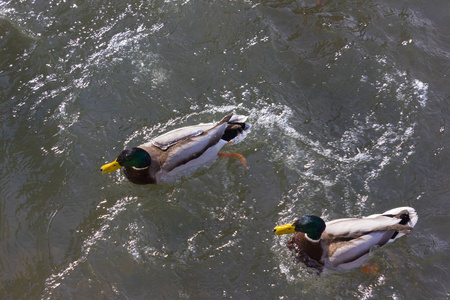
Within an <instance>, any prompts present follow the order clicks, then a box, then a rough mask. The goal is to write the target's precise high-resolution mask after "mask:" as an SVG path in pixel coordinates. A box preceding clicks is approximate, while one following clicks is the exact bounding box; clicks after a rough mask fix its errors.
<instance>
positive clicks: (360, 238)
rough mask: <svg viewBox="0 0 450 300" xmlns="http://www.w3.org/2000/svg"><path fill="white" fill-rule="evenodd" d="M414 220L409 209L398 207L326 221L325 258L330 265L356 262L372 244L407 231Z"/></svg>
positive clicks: (394, 237)
mask: <svg viewBox="0 0 450 300" xmlns="http://www.w3.org/2000/svg"><path fill="white" fill-rule="evenodd" d="M416 222H417V214H415V211H414V209H412V208H405V207H402V208H397V209H394V210H390V211H387V212H385V213H383V214H379V215H372V216H369V217H366V218H363V219H353V218H351V219H338V220H334V221H331V222H328V223H326V226H327V227H326V229H325V232H324V238H323V240H324V241H325V242H326V244H327V251H328V254H327V256H328V258H327V259H328V261H329V263H331V265H333V266H338V265H340V264H344V263H349V262H352V261H355V260H357V259H359V258H360V257H362V256H363V255H365V254H367V253H368V252H369V251H370V249H371V248H372V247H374V246H383V245H384V244H386V243H388V242H390V241H393V240H395V239H396V238H398V237H399V236H401V235H403V234H405V233H409V232H410V231H411V230H412V227H413V226H414V225H415V224H416Z"/></svg>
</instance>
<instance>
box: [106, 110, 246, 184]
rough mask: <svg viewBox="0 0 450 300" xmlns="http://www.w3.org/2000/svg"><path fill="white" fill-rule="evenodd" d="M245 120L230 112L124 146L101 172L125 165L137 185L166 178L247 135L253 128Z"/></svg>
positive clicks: (158, 181) (213, 155)
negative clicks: (143, 142) (151, 138)
mask: <svg viewBox="0 0 450 300" xmlns="http://www.w3.org/2000/svg"><path fill="white" fill-rule="evenodd" d="M246 119H247V117H245V116H239V115H233V114H232V113H230V114H228V115H227V116H225V117H224V118H223V119H222V120H221V121H220V122H218V123H207V124H198V125H193V126H187V127H182V128H179V129H175V130H172V131H170V132H167V133H165V134H163V135H161V136H159V137H157V138H155V139H153V140H151V141H150V142H148V143H145V144H142V145H140V146H138V147H133V148H131V149H124V150H123V151H122V152H121V153H120V155H119V156H118V157H117V158H116V160H115V161H113V162H112V163H109V164H106V165H104V166H102V168H101V171H102V173H111V172H114V171H116V170H118V169H120V168H121V167H124V168H125V169H124V173H125V176H126V177H127V178H128V180H130V181H131V182H133V183H136V184H150V183H160V182H163V181H167V180H168V179H169V178H170V177H172V176H174V175H176V174H177V173H179V172H181V171H184V170H186V169H188V168H192V167H196V166H199V165H201V164H203V163H206V162H208V161H210V160H212V159H214V158H216V157H218V152H219V150H220V149H221V148H222V147H223V146H225V145H226V144H228V143H233V142H234V143H237V142H239V141H241V140H242V139H243V138H245V136H246V135H247V132H248V129H249V128H250V125H249V124H247V123H245V120H246ZM229 155H236V156H238V158H239V160H240V161H241V162H242V163H244V165H245V159H244V158H243V157H242V156H241V155H239V154H235V153H233V154H228V155H227V156H229ZM223 156H226V155H223Z"/></svg>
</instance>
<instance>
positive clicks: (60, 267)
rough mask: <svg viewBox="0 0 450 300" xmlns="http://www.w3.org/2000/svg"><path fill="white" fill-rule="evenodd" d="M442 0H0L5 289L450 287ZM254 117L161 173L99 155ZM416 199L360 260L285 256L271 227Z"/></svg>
mask: <svg viewBox="0 0 450 300" xmlns="http://www.w3.org/2000/svg"><path fill="white" fill-rule="evenodd" d="M449 9H450V2H448V1H446V0H436V1H427V2H423V1H417V0H412V1H395V2H393V1H385V0H380V1H372V0H367V1H361V0H357V1H335V0H330V1H325V4H324V5H323V6H318V5H317V4H316V3H315V1H313V0H311V1H263V2H257V1H214V2H208V1H143V0H140V1H126V2H124V1H115V0H110V1H82V0H77V1H66V0H54V1H26V0H24V1H4V0H2V1H0V49H1V50H0V53H1V55H0V58H1V60H0V64H1V68H0V95H1V104H0V108H1V115H0V116H1V129H0V134H1V139H2V143H1V149H0V153H1V154H0V158H1V161H2V168H1V171H0V180H1V187H0V195H1V197H0V214H1V216H0V220H1V223H0V237H1V244H0V245H1V247H0V270H1V272H0V282H1V294H0V298H2V299H48V298H50V299H100V298H106V299H164V298H165V299H176V298H187V299H216V298H235V299H236V298H237V299H258V298H259V299H277V298H278V299H301V298H305V299H316V298H318V299H329V298H333V299H348V298H359V299H371V298H374V299H380V298H394V299H409V298H410V297H411V295H414V297H416V298H418V299H448V297H449V293H450V284H449V282H450V278H449V273H448V267H449V265H448V261H449V259H450V255H449V253H450V252H449V248H450V246H449V242H450V240H449V237H448V236H449V228H450V223H449V218H448V216H449V207H448V204H447V203H448V200H447V198H448V196H449V194H450V189H449V186H450V176H449V175H448V169H449V168H450V163H449V160H448V149H449V146H450V143H449V141H448V130H449V129H448V123H449V121H450V120H449V114H448V107H449V104H448V102H449V99H450V98H449V89H448V86H449V83H450V80H449V77H448V76H449V70H450V68H449V63H448V62H449V56H450V38H449V35H450V31H449V27H448V14H447V12H448V11H449ZM230 111H235V112H237V113H240V114H245V115H248V116H249V122H250V123H251V124H252V126H253V127H252V131H251V133H250V134H249V136H248V137H247V139H246V140H245V141H244V142H243V143H240V144H238V145H236V146H233V148H229V149H226V151H234V152H239V153H241V154H243V155H244V156H245V157H246V158H247V162H248V165H249V169H248V171H244V170H243V167H242V165H240V164H239V162H238V161H237V160H233V159H219V160H216V161H215V162H213V163H211V164H208V165H207V166H205V167H203V168H201V169H199V170H197V171H195V172H193V173H191V174H190V176H188V177H185V178H180V179H178V180H177V181H176V182H175V183H173V184H171V185H168V184H166V185H161V186H136V185H133V184H131V183H129V182H128V181H126V180H125V179H124V177H123V175H121V174H120V173H119V172H116V173H115V174H112V175H102V174H100V172H99V168H100V166H101V165H102V164H104V163H105V162H108V161H111V159H114V158H115V157H116V155H117V154H118V153H119V152H120V150H121V149H122V148H123V147H124V146H126V145H130V146H131V145H137V144H140V143H143V142H145V141H147V140H148V139H150V138H152V137H154V136H156V135H158V134H161V133H163V132H166V131H167V130H170V129H173V128H176V127H179V126H181V125H182V124H196V123H199V122H210V121H213V120H219V119H220V118H221V117H222V116H223V115H224V114H226V113H228V112H230ZM405 205H409V206H413V207H414V208H416V210H417V212H418V214H419V222H418V224H417V226H416V228H415V230H414V232H413V233H412V234H411V235H410V236H407V237H404V238H402V239H400V240H398V241H396V242H395V243H393V244H391V245H389V246H387V247H385V248H384V249H382V250H380V251H375V252H374V253H373V255H372V256H371V258H370V262H371V263H372V264H376V265H377V266H378V268H379V272H378V273H377V274H364V273H363V272H361V270H359V269H356V270H352V271H350V272H345V273H340V274H339V273H338V274H334V275H330V276H325V277H321V278H318V277H316V276H315V275H314V274H313V273H311V272H309V271H308V270H306V269H305V268H303V267H301V266H299V265H294V264H292V259H291V257H290V254H289V252H288V251H287V250H286V249H285V247H284V244H285V242H286V240H287V238H288V237H278V236H274V235H273V233H272V232H271V230H272V228H273V227H274V226H275V225H278V224H281V223H283V222H290V221H292V220H293V219H294V218H295V217H296V216H299V215H302V214H306V213H314V214H319V215H322V216H323V217H324V218H325V219H327V220H331V219H334V218H341V217H346V216H363V215H369V214H373V213H380V212H383V211H385V210H388V209H390V208H392V207H396V206H405Z"/></svg>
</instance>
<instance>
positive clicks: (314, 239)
mask: <svg viewBox="0 0 450 300" xmlns="http://www.w3.org/2000/svg"><path fill="white" fill-rule="evenodd" d="M321 235H322V234H319V235H318V236H317V235H316V234H314V235H313V234H311V233H305V238H306V239H307V240H308V241H310V242H312V243H318V242H320V237H321Z"/></svg>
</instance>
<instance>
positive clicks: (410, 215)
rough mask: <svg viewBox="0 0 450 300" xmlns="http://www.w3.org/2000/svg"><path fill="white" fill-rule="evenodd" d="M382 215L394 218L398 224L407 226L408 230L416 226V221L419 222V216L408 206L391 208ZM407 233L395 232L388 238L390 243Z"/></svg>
mask: <svg viewBox="0 0 450 300" xmlns="http://www.w3.org/2000/svg"><path fill="white" fill-rule="evenodd" d="M382 215H383V216H389V217H392V218H396V219H398V220H399V222H398V224H400V225H404V226H407V227H409V228H410V229H412V228H413V227H414V226H416V224H417V221H418V220H419V216H418V215H417V212H416V210H415V209H414V208H412V207H408V206H404V207H397V208H393V209H391V210H388V211H386V212H384V213H383V214H382ZM409 231H410V230H409ZM409 231H408V230H407V231H396V232H395V233H394V235H393V236H392V237H391V238H390V242H392V241H394V240H396V239H398V238H399V237H401V236H403V235H405V234H406V233H409Z"/></svg>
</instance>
